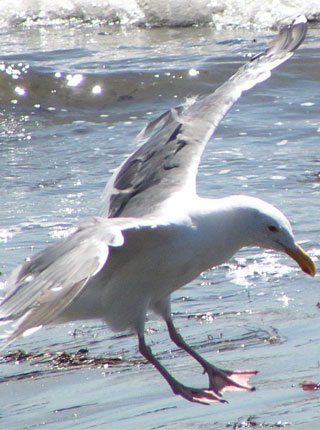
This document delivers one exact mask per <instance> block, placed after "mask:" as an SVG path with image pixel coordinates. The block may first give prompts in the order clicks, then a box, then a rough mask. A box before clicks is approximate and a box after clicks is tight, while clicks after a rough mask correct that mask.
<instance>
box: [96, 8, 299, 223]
mask: <svg viewBox="0 0 320 430" xmlns="http://www.w3.org/2000/svg"><path fill="white" fill-rule="evenodd" d="M306 32H307V23H306V18H305V17H304V16H302V15H300V16H298V17H297V18H296V19H295V20H294V21H293V22H292V23H291V24H289V25H286V26H284V27H283V28H282V29H281V30H280V32H279V34H278V36H277V37H275V38H274V39H273V40H272V42H271V43H270V45H269V48H268V49H267V50H266V51H265V52H264V53H262V54H259V55H257V56H256V57H254V58H253V59H252V60H251V61H250V62H249V63H247V64H245V65H244V66H242V67H241V68H240V69H239V70H238V71H237V72H236V73H235V74H234V75H233V76H232V77H231V78H230V79H229V80H228V81H227V82H226V83H224V84H223V85H222V86H221V87H219V88H218V89H217V90H216V91H215V92H214V93H213V94H210V95H208V96H206V97H202V98H195V99H193V100H191V101H189V102H187V103H185V104H184V105H181V106H178V107H176V108H173V109H171V110H170V111H168V112H165V113H164V114H163V115H161V116H160V117H159V118H157V119H155V120H154V121H151V122H150V123H149V124H147V126H146V127H145V128H144V129H143V130H142V131H141V133H140V134H139V135H138V136H137V138H136V143H137V145H139V146H140V147H139V149H138V150H137V151H136V152H135V153H134V154H133V155H131V156H130V157H129V158H128V159H127V160H126V161H125V162H124V163H123V164H122V165H121V166H120V168H119V170H118V171H117V172H115V174H114V175H113V176H112V178H111V180H110V181H109V182H108V184H107V186H106V189H105V192H104V196H103V200H104V203H103V209H102V211H101V215H102V216H107V217H119V216H135V217H138V216H139V217H144V216H147V215H149V214H150V213H154V212H156V211H157V210H158V209H160V208H161V205H162V204H163V202H164V201H165V200H166V199H167V198H169V197H171V196H172V195H173V194H174V193H180V192H184V191H188V193H189V195H190V193H195V192H196V175H197V170H198V165H199V162H200V157H201V154H202V152H203V150H204V147H205V145H206V144H207V142H208V140H209V139H210V137H211V136H212V134H213V132H214V130H215V129H216V127H217V125H218V124H219V122H220V120H221V119H222V118H223V116H224V115H225V114H226V112H227V111H228V109H229V108H230V107H231V106H232V105H233V103H234V102H235V101H236V100H237V99H238V98H239V97H240V96H241V93H242V92H243V91H246V90H249V89H250V88H252V87H253V86H255V85H256V84H257V83H259V82H262V81H265V80H266V79H268V78H269V77H270V75H271V70H272V69H274V68H275V67H277V66H279V65H280V64H281V63H283V62H284V61H286V60H288V58H290V57H291V55H292V54H293V52H294V51H295V49H297V48H298V46H299V45H300V44H301V42H302V41H303V40H304V38H305V35H306Z"/></svg>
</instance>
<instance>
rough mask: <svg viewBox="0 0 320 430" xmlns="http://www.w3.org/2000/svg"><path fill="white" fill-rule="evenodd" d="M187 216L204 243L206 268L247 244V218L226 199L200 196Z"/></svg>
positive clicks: (224, 259)
mask: <svg viewBox="0 0 320 430" xmlns="http://www.w3.org/2000/svg"><path fill="white" fill-rule="evenodd" d="M191 219H192V223H193V225H194V228H195V231H196V232H197V236H198V238H199V240H200V241H201V243H202V246H204V244H205V245H206V246H205V247H203V249H204V254H206V256H205V261H206V266H207V267H206V268H210V267H213V266H217V265H219V264H222V263H224V262H226V261H227V260H229V259H230V258H231V257H232V256H233V255H234V254H235V253H236V252H237V251H239V250H240V249H241V248H243V247H244V246H248V245H250V243H249V240H248V234H247V233H248V228H247V221H246V220H245V219H244V217H242V216H241V215H240V214H239V213H238V211H237V210H236V209H235V208H234V207H233V206H232V205H231V204H228V201H227V199H202V198H201V199H200V201H199V205H198V208H197V213H194V214H191ZM206 268H205V269H206ZM205 269H204V270H205Z"/></svg>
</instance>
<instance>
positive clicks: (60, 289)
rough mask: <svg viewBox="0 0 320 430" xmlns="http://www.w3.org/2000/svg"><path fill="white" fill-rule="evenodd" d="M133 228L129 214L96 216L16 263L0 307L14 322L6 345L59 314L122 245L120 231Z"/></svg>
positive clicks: (0, 314)
mask: <svg viewBox="0 0 320 430" xmlns="http://www.w3.org/2000/svg"><path fill="white" fill-rule="evenodd" d="M137 228H139V227H138V225H137V223H135V222H132V221H131V220H130V219H128V218H126V219H125V220H123V219H122V220H120V219H115V220H111V219H106V218H99V217H96V218H93V219H91V220H89V221H88V222H86V223H82V224H80V225H79V226H78V227H77V228H76V230H75V231H74V232H73V233H72V234H71V235H70V236H68V237H66V238H64V239H63V240H61V241H59V242H57V243H54V244H53V245H50V246H48V247H47V248H46V249H44V250H43V251H41V252H39V253H37V254H35V255H34V256H33V257H32V258H31V259H30V260H29V261H26V262H25V263H23V264H22V265H20V266H18V267H17V268H16V269H15V270H14V271H13V273H12V274H11V276H10V277H9V279H8V281H7V285H6V290H7V296H6V298H5V299H4V300H3V302H2V303H1V306H0V321H14V328H15V329H14V332H13V333H11V334H10V335H9V336H8V337H7V339H6V341H7V344H8V343H10V342H11V341H12V340H14V339H15V338H16V337H18V336H20V335H21V334H27V333H28V330H34V329H36V328H40V327H41V326H42V325H44V324H48V323H50V322H51V321H52V320H53V319H54V318H55V317H56V316H57V315H59V314H60V313H61V312H62V311H63V310H64V309H65V308H66V307H67V306H68V305H69V304H70V303H71V302H72V301H73V300H74V299H75V298H76V297H78V296H79V295H80V294H81V292H82V291H83V290H84V288H85V287H86V284H87V282H88V281H89V279H90V278H92V277H93V276H95V275H96V274H97V273H99V272H100V270H101V269H102V268H103V267H104V266H105V264H106V262H107V260H108V256H109V252H110V248H112V247H120V246H122V245H123V243H124V236H123V234H122V232H123V231H124V230H127V229H137Z"/></svg>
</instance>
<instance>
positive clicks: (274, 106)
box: [0, 0, 320, 430]
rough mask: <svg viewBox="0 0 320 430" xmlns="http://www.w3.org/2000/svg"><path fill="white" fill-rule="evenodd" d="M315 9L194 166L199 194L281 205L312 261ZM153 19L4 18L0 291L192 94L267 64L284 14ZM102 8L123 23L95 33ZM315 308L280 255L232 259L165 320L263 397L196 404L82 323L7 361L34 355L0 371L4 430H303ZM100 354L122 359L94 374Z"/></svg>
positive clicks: (22, 7) (46, 12)
mask: <svg viewBox="0 0 320 430" xmlns="http://www.w3.org/2000/svg"><path fill="white" fill-rule="evenodd" d="M244 3H245V2H244ZM291 3H292V6H290V8H293V7H294V4H293V2H291ZM316 3H317V2H312V1H310V2H308V4H307V5H304V3H303V2H302V3H299V4H300V10H301V8H302V9H303V8H305V9H304V10H303V11H304V12H305V13H308V14H309V18H310V19H313V20H314V21H315V22H314V23H312V24H311V25H310V29H309V32H308V37H307V40H306V41H305V42H304V44H303V45H302V46H301V48H300V49H299V50H298V51H297V53H296V54H295V56H294V57H293V58H292V59H291V60H290V61H289V62H288V63H286V64H285V65H283V66H282V67H280V68H279V69H277V70H275V71H274V73H273V76H272V78H271V79H270V80H269V81H267V82H265V83H263V84H261V85H259V86H257V87H256V88H254V89H253V90H252V91H250V92H248V93H247V94H245V95H244V96H243V97H242V98H241V100H240V101H239V102H238V103H237V104H236V105H235V106H234V107H233V109H232V111H230V112H229V114H228V115H227V117H226V118H225V119H224V121H223V122H222V124H221V125H220V127H219V129H218V130H217V132H216V134H215V135H214V137H213V138H212V140H211V141H210V143H209V145H208V147H207V149H206V152H205V154H204V156H203V160H202V164H201V166H200V169H199V175H198V191H199V193H200V194H203V195H207V196H212V197H218V196H224V195H228V194H234V193H246V194H250V195H256V196H259V197H262V198H264V199H265V200H267V201H269V202H271V203H272V204H274V205H276V206H278V207H279V208H280V209H281V210H283V211H284V212H285V214H286V215H287V216H288V218H289V219H290V220H291V222H292V225H293V228H294V231H295V233H296V236H297V239H298V241H299V242H300V243H301V244H302V245H303V247H304V248H305V249H306V250H308V252H309V253H310V255H312V256H313V258H314V260H315V262H316V263H317V262H318V259H319V256H320V244H319V237H320V234H319V232H320V227H319V195H320V179H319V175H320V174H319V172H320V157H319V133H320V119H319V103H320V91H319V61H320V49H319V40H320V28H319V25H318V24H317V22H316V18H317V16H319V7H318V10H317V7H316V6H317V4H316ZM157 4H158V3H157ZM157 4H156V2H151V1H149V2H140V3H139V2H133V1H132V2H123V4H122V5H121V3H120V2H113V3H111V2H109V4H108V7H105V2H99V1H96V2H94V3H93V2H85V1H80V0H79V1H69V2H67V1H64V2H63V3H62V2H61V3H59V2H55V3H54V4H53V3H52V2H49V1H48V2H45V1H43V2H31V1H29V2H20V1H11V2H6V1H2V2H1V3H0V17H1V19H2V23H3V25H2V27H1V28H2V30H1V39H0V46H1V51H0V196H1V205H0V271H1V274H2V275H1V277H0V282H1V284H0V287H1V286H3V282H4V280H5V278H6V276H8V274H9V273H10V271H11V270H12V269H13V268H14V267H15V266H16V265H17V264H19V263H20V262H21V261H22V260H23V259H24V258H26V257H27V256H29V255H30V254H32V253H34V252H36V251H37V250H40V249H42V248H43V247H44V246H46V244H47V243H49V242H52V241H54V240H57V239H59V238H60V237H62V236H63V235H64V234H65V231H66V230H67V229H68V228H69V227H70V226H71V225H72V224H74V223H76V222H77V221H79V220H81V219H83V218H86V217H88V216H91V215H94V214H96V213H97V212H98V210H99V208H100V204H101V199H100V197H101V193H102V191H103V188H104V185H105V183H106V181H107V179H108V178H109V176H110V175H111V173H112V171H113V169H115V168H116V167H117V166H118V165H119V164H120V163H121V162H122V161H123V159H124V158H125V157H126V156H127V155H128V154H130V153H131V152H132V151H133V150H134V149H135V147H134V143H133V140H134V137H135V136H136V134H137V133H138V132H139V131H140V130H141V128H142V127H143V126H144V125H145V123H146V121H148V120H149V119H151V118H155V117H156V116H157V115H159V114H161V113H162V112H163V111H164V110H166V109H168V108H169V107H170V106H174V105H176V104H178V103H180V102H181V101H183V99H184V98H185V97H187V96H191V95H194V94H205V93H208V92H211V91H213V90H214V89H215V88H216V87H217V86H218V85H219V84H221V83H222V82H223V81H224V80H225V79H227V78H228V77H229V76H230V75H231V74H232V73H233V72H234V71H235V70H236V69H237V68H238V67H239V66H240V65H241V64H243V63H244V62H245V61H248V60H249V59H250V58H251V57H252V55H254V54H256V53H258V52H260V51H261V50H262V49H264V47H265V45H266V43H267V42H268V41H269V40H270V38H271V37H272V36H273V35H274V31H273V30H272V29H271V28H270V27H272V25H273V23H274V22H275V21H277V19H279V18H280V15H281V14H284V10H283V8H282V9H281V8H280V7H276V6H279V5H280V6H281V5H282V2H280V1H279V2H274V4H275V7H274V9H271V7H270V9H265V10H264V16H266V17H268V19H269V21H267V18H265V22H264V23H263V22H262V18H261V17H262V15H263V14H262V10H260V9H259V4H258V3H253V2H250V6H249V3H248V5H247V8H246V9H245V8H243V9H241V8H240V7H238V9H237V10H235V12H234V15H233V16H234V19H233V20H231V19H229V18H228V17H230V16H231V15H230V14H231V12H230V11H232V10H234V9H232V5H233V6H234V4H235V2H233V3H232V2H231V1H230V2H225V3H223V4H224V5H225V9H224V12H223V11H222V10H220V12H219V11H217V10H216V12H215V15H214V16H215V17H216V18H217V17H220V22H219V20H216V21H214V20H213V18H212V19H210V20H208V16H207V15H206V16H204V18H203V19H202V20H201V19H200V18H199V20H198V21H199V22H200V23H201V24H202V25H199V26H190V25H187V24H190V23H192V22H191V21H190V20H189V21H188V20H186V18H185V16H186V15H187V12H188V11H189V12H190V11H192V7H193V10H195V9H196V2H188V7H182V6H183V5H184V3H183V2H180V3H179V2H175V3H173V2H172V3H171V2H166V3H165V5H163V8H162V7H160V6H159V4H158V6H157ZM120 5H121V7H120ZM137 5H138V6H139V8H138V7H137ZM179 5H180V6H181V8H180V9H179V8H178V6H179ZM210 5H211V6H212V7H214V2H211V3H210ZM147 6H148V7H147ZM151 6H152V7H153V8H154V11H155V12H152V11H151ZM169 6H171V9H170V11H169V12H170V13H169V12H168V10H169V9H168V8H169ZM220 6H221V5H220ZM253 6H255V11H256V13H255V14H254V13H253V12H252V13H251V15H250V10H251V11H252V10H253V9H254V7H253ZM221 7H222V6H221ZM287 7H288V6H287ZM112 8H113V9H112ZM121 8H122V9H121ZM250 8H251V9H250ZM312 8H313V9H312ZM120 9H121V10H122V13H123V15H121V14H120V12H119V11H120ZM198 9H199V10H198V11H197V13H198V15H197V14H196V13H195V12H194V13H191V12H190V16H191V15H192V16H194V19H195V17H196V16H199V14H201V13H202V9H201V8H200V7H199V8H198ZM240 9H241V11H242V15H241V14H240ZM311 9H312V10H311ZM108 10H109V11H111V10H113V11H117V13H115V12H114V15H113V16H114V20H113V22H114V23H116V24H113V25H107V22H110V20H109V19H107V18H106V16H107V12H108ZM146 10H148V11H149V15H148V17H149V18H148V19H147V18H146V16H147V14H146ZM17 11H18V12H17ZM68 11H69V12H68ZM76 11H77V14H76ZM130 11H131V12H130ZM141 11H144V18H143V19H145V21H143V19H142V18H141V16H142V15H139V13H141ZM179 11H180V12H179ZM181 11H182V12H181ZM227 11H229V12H228V13H227ZM286 11H287V10H286ZM129 12H130V13H132V15H130V13H129ZM151 12H152V13H151ZM245 13H246V14H247V15H246V14H245ZM228 14H229V15H228ZM268 14H269V15H268ZM120 15H121V19H120V18H119V16H120ZM134 15H135V16H137V19H136V20H134V19H133V18H132V16H134ZM249 15H250V17H249ZM157 16H160V18H161V19H157V18H156V17H157ZM166 16H168V17H169V18H170V19H171V21H170V22H168V21H166V19H168V18H166ZM212 16H213V15H212ZM235 17H237V19H238V20H239V21H240V20H241V23H240V24H241V25H237V24H239V23H238V22H237V21H236V19H235ZM257 17H260V18H259V19H258V18H257ZM139 20H140V21H139ZM179 20H180V21H179ZM230 23H231V24H234V25H233V26H230ZM49 24H50V25H49ZM133 24H134V25H133ZM137 24H139V25H137ZM164 24H170V25H171V27H165V26H164ZM174 24H183V26H182V27H177V26H174ZM215 24H216V25H215ZM217 27H218V28H217ZM268 27H269V28H268ZM0 294H2V291H1V290H0ZM319 302H320V292H319V276H316V277H315V278H314V279H311V278H309V277H307V276H306V275H304V274H303V273H302V272H301V271H300V270H299V269H298V268H297V267H296V266H295V264H294V262H292V261H290V260H288V258H286V257H285V256H282V255H278V254H276V253H274V252H263V251H261V250H258V249H253V250H252V249H251V250H244V251H242V252H240V253H238V254H237V255H236V256H235V258H234V259H233V260H232V261H230V262H229V263H228V264H226V265H224V266H222V267H220V268H216V269H214V270H211V271H208V272H206V273H204V274H202V276H201V277H200V278H199V279H196V280H195V281H194V282H192V283H191V284H190V285H188V286H186V287H184V288H183V289H181V290H180V291H177V292H176V293H175V294H174V296H173V312H174V316H175V321H176V324H177V326H178V327H179V328H180V329H181V333H182V334H183V335H184V337H185V338H186V340H187V341H188V342H189V343H190V344H191V345H193V346H194V347H195V348H196V349H197V350H198V351H199V352H201V353H202V354H203V355H204V356H205V357H206V358H207V359H208V360H210V361H213V362H215V363H216V364H217V365H219V366H220V367H226V368H240V369H241V368H252V369H257V370H259V374H258V375H257V376H256V377H255V378H254V380H253V381H252V382H253V383H254V385H255V386H256V388H257V391H255V392H254V393H226V395H225V397H226V399H228V401H229V404H224V405H221V404H216V405H213V406H210V407H206V406H202V405H197V404H190V403H188V402H186V401H185V400H183V399H180V398H178V397H175V396H174V395H173V394H172V393H171V391H170V389H169V388H168V386H167V385H166V383H165V382H164V381H163V380H162V379H161V377H160V376H159V374H158V373H157V372H156V371H155V370H154V369H153V368H152V366H150V365H148V364H146V363H144V361H143V360H141V357H140V356H139V353H138V350H137V343H136V339H135V337H134V336H131V335H127V334H116V335H115V334H114V333H112V332H110V331H109V330H108V329H107V328H106V327H105V326H104V325H103V324H102V323H101V322H100V321H92V322H82V321H80V322H75V323H73V324H66V325H61V326H56V327H47V328H45V329H42V330H41V331H39V332H37V333H36V334H34V335H33V336H31V337H27V338H25V339H22V340H20V341H18V342H16V343H15V344H13V345H11V346H10V348H9V350H8V351H5V352H3V354H4V356H5V355H7V354H8V353H10V352H12V353H15V352H16V351H17V350H19V349H23V350H24V351H26V353H27V354H29V355H28V356H24V357H23V356H22V355H21V354H20V356H18V355H15V358H12V359H11V360H9V357H7V358H6V359H5V358H2V359H1V358H0V382H1V384H0V398H1V404H0V426H1V428H2V427H3V428H8V429H10V430H15V429H17V430H18V429H19V430H21V429H34V428H44V429H50V430H51V429H52V430H53V429H54V430H58V429H73V428H76V429H77V430H79V429H91V428H92V429H105V428H108V429H119V428H121V429H125V430H129V429H137V428H139V429H143V430H144V429H146V430H147V429H160V428H165V429H170V430H171V429H172V430H173V429H175V430H176V429H179V430H180V429H184V430H186V429H195V428H196V429H217V430H220V429H221V430H222V429H225V428H230V426H231V428H233V427H232V426H235V425H238V427H239V428H240V426H241V425H242V427H244V426H245V425H246V423H247V424H248V419H249V417H254V418H251V421H252V420H255V421H256V422H257V423H258V424H261V425H262V424H263V423H264V424H265V426H269V427H270V426H271V425H275V424H277V425H279V426H280V425H285V424H286V423H289V424H291V425H292V427H291V428H296V427H295V426H296V425H297V424H299V423H307V424H310V429H314V428H316V424H312V423H313V422H314V421H315V420H319V419H320V412H319V411H320V408H319V406H320V390H319V391H318V390H313V391H305V390H303V388H302V385H301V384H302V383H303V382H304V381H313V382H315V383H316V384H317V383H319V382H320V376H319V375H320V373H319V359H320V357H319V348H320V310H319V307H318V306H317V305H318V303H319ZM147 329H148V335H147V339H148V342H149V343H150V344H151V345H152V347H153V349H154V350H155V352H156V353H157V355H158V356H159V357H160V359H161V360H162V362H163V363H164V364H165V365H166V366H167V367H168V368H169V369H170V370H171V371H172V372H173V373H174V374H175V375H176V376H177V377H178V378H179V379H181V380H182V381H184V382H185V383H187V384H189V385H192V384H194V385H199V384H200V385H201V384H206V378H205V376H203V375H201V369H199V367H198V366H197V365H196V363H195V362H194V361H193V360H192V359H191V358H190V357H188V356H186V354H184V353H182V352H180V351H179V350H177V348H175V346H173V345H172V344H171V343H170V341H169V339H168V335H167V333H166V329H165V327H164V324H163V323H162V322H161V321H159V320H158V319H157V318H155V317H154V316H153V315H150V317H149V321H148V323H147ZM85 348H87V349H88V353H87V355H86V354H85V352H84V349H85ZM79 350H82V351H83V352H82V354H83V355H84V356H88V357H92V358H101V357H104V358H105V361H104V363H105V364H104V365H101V363H100V365H98V364H97V362H95V361H91V362H90V360H87V361H84V362H83V363H84V364H83V365H78V364H79V363H78V364H77V363H76V360H73V361H72V360H69V361H68V360H67V358H68V354H75V353H77V351H79ZM62 352H64V353H65V355H64V356H63V355H61V354H62ZM61 356H62V359H61ZM59 357H60V359H58V358H59ZM110 357H111V358H118V359H119V360H118V361H117V362H115V361H113V362H111V363H109V364H106V360H107V358H110ZM63 358H64V360H63ZM78 361H79V360H78ZM80 364H81V363H80ZM249 421H250V420H249ZM228 426H229V427H228ZM234 428H237V427H234Z"/></svg>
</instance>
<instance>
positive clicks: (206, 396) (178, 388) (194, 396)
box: [171, 380, 228, 405]
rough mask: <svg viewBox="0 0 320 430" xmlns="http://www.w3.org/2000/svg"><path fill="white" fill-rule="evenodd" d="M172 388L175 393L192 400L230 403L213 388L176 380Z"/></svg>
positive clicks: (204, 403)
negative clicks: (195, 385)
mask: <svg viewBox="0 0 320 430" xmlns="http://www.w3.org/2000/svg"><path fill="white" fill-rule="evenodd" d="M171 388H172V390H173V392H174V393H175V394H177V395H179V396H182V397H183V398H185V399H186V400H189V401H190V402H195V403H200V404H202V405H210V404H211V403H215V402H220V403H228V402H227V401H226V400H224V399H223V398H222V397H221V396H220V394H217V392H215V391H213V390H211V389H202V388H193V387H187V386H186V385H183V384H180V382H178V381H176V380H175V382H174V384H171Z"/></svg>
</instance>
